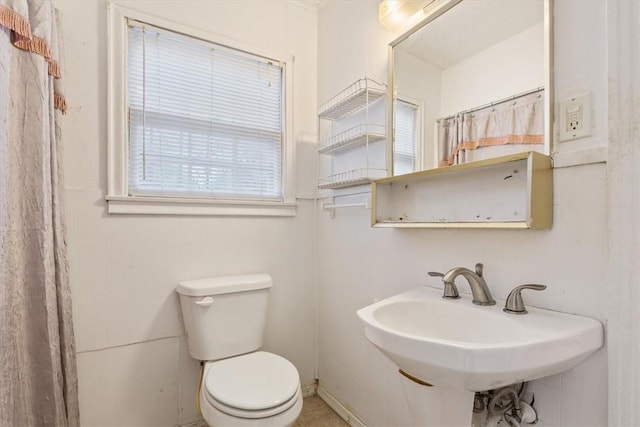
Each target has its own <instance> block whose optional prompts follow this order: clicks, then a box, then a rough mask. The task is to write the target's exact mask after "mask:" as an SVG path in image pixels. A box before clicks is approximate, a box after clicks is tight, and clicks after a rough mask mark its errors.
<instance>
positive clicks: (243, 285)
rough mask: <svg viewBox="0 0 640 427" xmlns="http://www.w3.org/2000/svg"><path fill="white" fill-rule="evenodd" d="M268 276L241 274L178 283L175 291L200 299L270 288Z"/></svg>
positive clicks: (269, 277)
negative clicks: (208, 296)
mask: <svg viewBox="0 0 640 427" xmlns="http://www.w3.org/2000/svg"><path fill="white" fill-rule="evenodd" d="M271 285H272V282H271V276H270V275H268V274H243V275H240V276H224V277H211V278H208V279H198V280H187V281H185V282H180V283H179V284H178V287H177V288H176V291H177V292H178V293H179V294H181V295H187V296H191V297H202V296H207V295H220V294H229V293H233V292H244V291H253V290H258V289H265V288H270V287H271Z"/></svg>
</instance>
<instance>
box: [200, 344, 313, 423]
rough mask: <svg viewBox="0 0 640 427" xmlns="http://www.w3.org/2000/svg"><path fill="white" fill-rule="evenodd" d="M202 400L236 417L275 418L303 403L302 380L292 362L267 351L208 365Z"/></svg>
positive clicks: (208, 363)
mask: <svg viewBox="0 0 640 427" xmlns="http://www.w3.org/2000/svg"><path fill="white" fill-rule="evenodd" d="M202 388H203V392H202V396H203V398H204V400H205V401H206V403H208V404H210V405H211V406H213V407H215V408H216V409H218V410H219V411H221V412H223V413H225V414H228V415H230V416H232V417H239V418H245V419H260V418H267V417H272V416H275V415H277V414H280V413H282V412H284V411H286V410H288V409H289V408H291V407H293V406H294V405H295V404H296V403H297V402H298V401H299V400H301V398H302V396H301V390H300V378H299V376H298V371H297V369H296V368H295V366H293V364H292V363H291V362H289V361H288V360H287V359H285V358H283V357H280V356H278V355H275V354H272V353H267V352H263V351H259V352H255V353H249V354H245V355H242V356H236V357H232V358H229V359H224V360H220V361H216V362H207V364H206V368H205V376H204V378H203V387H202Z"/></svg>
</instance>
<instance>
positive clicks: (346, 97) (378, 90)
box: [318, 78, 387, 120]
mask: <svg viewBox="0 0 640 427" xmlns="http://www.w3.org/2000/svg"><path fill="white" fill-rule="evenodd" d="M386 93H387V86H386V85H385V84H383V83H378V82H376V81H375V80H372V79H370V78H364V79H360V80H358V81H356V82H355V83H353V84H352V85H350V86H349V87H347V88H346V89H345V90H343V91H342V92H340V93H339V94H337V95H336V96H334V97H333V98H331V99H330V100H328V101H327V102H325V103H324V104H322V105H321V106H320V108H318V116H320V118H323V119H327V120H339V119H341V118H343V117H345V116H347V115H349V114H351V113H354V112H355V111H358V110H359V109H361V108H362V107H364V106H365V105H367V104H371V103H372V102H373V101H375V100H377V99H379V98H381V97H382V96H384V95H385V94H386Z"/></svg>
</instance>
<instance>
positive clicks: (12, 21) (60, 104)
mask: <svg viewBox="0 0 640 427" xmlns="http://www.w3.org/2000/svg"><path fill="white" fill-rule="evenodd" d="M0 25H2V26H3V27H6V28H9V29H10V30H11V31H12V33H11V42H12V44H13V45H14V46H15V47H17V48H18V49H22V50H26V51H29V52H32V53H35V54H37V55H40V56H42V57H43V58H44V59H45V61H47V70H48V73H49V74H50V75H51V76H53V77H54V78H56V79H60V78H61V77H62V71H61V67H60V64H59V63H58V61H57V60H56V59H55V58H54V57H53V54H52V52H51V47H50V46H49V44H48V43H47V41H46V40H45V39H43V38H41V37H37V36H35V35H33V33H32V31H31V24H30V23H29V21H28V20H27V19H26V18H25V17H23V16H22V15H20V14H19V13H17V12H15V11H14V10H12V9H10V8H8V7H6V6H3V5H0ZM54 107H55V108H56V109H58V110H60V111H61V112H62V113H66V112H67V101H66V99H65V97H64V95H62V94H59V93H56V94H55V101H54Z"/></svg>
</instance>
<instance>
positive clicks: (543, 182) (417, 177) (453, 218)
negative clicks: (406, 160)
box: [371, 152, 553, 229]
mask: <svg viewBox="0 0 640 427" xmlns="http://www.w3.org/2000/svg"><path fill="white" fill-rule="evenodd" d="M371 187H372V188H371V190H372V200H371V205H372V209H371V225H372V226H373V227H380V228H381V227H403V228H512V229H549V228H551V224H552V219H553V170H552V162H551V158H550V157H549V156H546V155H544V154H540V153H537V152H525V153H519V154H513V155H509V156H503V157H498V158H495V159H489V160H481V161H476V162H470V163H466V164H461V165H455V166H448V167H443V168H438V169H431V170H426V171H421V172H415V173H411V174H407V175H399V176H394V177H390V178H383V179H378V180H375V181H373V182H372V183H371Z"/></svg>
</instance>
